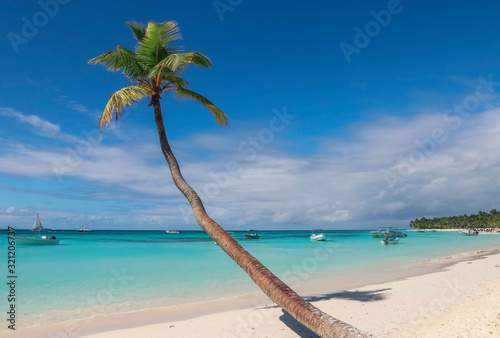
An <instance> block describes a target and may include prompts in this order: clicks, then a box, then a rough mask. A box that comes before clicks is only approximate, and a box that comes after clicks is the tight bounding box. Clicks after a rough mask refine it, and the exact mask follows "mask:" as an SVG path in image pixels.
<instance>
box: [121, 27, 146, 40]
mask: <svg viewBox="0 0 500 338" xmlns="http://www.w3.org/2000/svg"><path fill="white" fill-rule="evenodd" d="M126 24H127V26H129V27H130V29H131V30H132V33H134V37H135V39H136V40H137V41H141V40H142V39H143V38H144V36H145V35H146V27H144V25H143V24H142V23H139V22H126Z"/></svg>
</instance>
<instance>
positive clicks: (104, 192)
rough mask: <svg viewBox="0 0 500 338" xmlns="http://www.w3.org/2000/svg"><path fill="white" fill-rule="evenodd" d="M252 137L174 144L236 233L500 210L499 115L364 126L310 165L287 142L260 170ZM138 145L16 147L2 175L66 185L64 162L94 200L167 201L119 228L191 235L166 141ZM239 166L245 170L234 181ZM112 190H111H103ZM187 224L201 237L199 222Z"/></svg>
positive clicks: (1, 157) (1, 159)
mask: <svg viewBox="0 0 500 338" xmlns="http://www.w3.org/2000/svg"><path fill="white" fill-rule="evenodd" d="M437 128H442V129H443V132H444V133H445V135H446V140H445V141H443V142H441V143H435V144H434V146H433V148H432V151H429V152H424V151H423V150H421V148H419V146H418V145H417V144H416V143H415V140H416V139H418V140H420V142H424V141H425V140H432V135H433V132H434V130H436V129H437ZM126 134H127V133H122V135H126ZM134 135H136V134H135V133H134ZM246 137H247V135H246V134H245V135H243V134H242V135H241V139H240V140H238V135H236V134H234V133H233V134H231V136H229V135H222V136H220V135H219V136H217V137H210V136H205V135H196V136H195V137H193V138H192V139H190V140H179V141H178V142H176V143H174V144H173V150H174V152H176V151H177V150H176V149H178V150H179V151H177V154H178V155H180V156H178V159H179V161H180V165H181V169H182V171H183V174H184V177H185V178H186V180H187V181H188V183H189V184H191V185H192V186H193V187H194V188H195V189H196V190H197V191H198V193H199V194H200V195H201V197H202V199H203V201H204V202H205V204H206V207H207V210H208V212H209V213H210V214H211V215H212V216H213V217H214V219H215V220H216V221H217V222H219V223H220V224H221V225H223V226H224V227H225V228H229V229H235V228H243V229H245V228H247V227H266V228H280V227H283V228H300V227H303V228H307V229H309V228H318V227H320V228H332V227H338V228H346V227H353V228H373V227H377V226H379V225H391V224H392V225H399V226H407V225H408V221H409V220H410V219H414V218H416V217H423V216H426V217H430V216H431V217H434V216H445V215H453V214H464V213H471V212H477V211H479V210H484V211H489V210H491V209H493V208H497V209H498V208H499V207H500V206H499V205H500V197H499V195H498V193H497V192H498V191H499V190H500V148H499V147H498V144H500V111H499V110H491V111H486V112H483V113H480V114H475V115H471V117H470V118H468V119H464V120H463V121H462V125H461V126H460V127H459V128H456V129H453V128H450V126H446V125H443V119H442V116H441V115H440V114H439V113H437V114H434V115H433V114H429V113H426V114H423V115H417V116H414V117H390V118H389V117H383V118H381V119H379V120H376V121H373V122H370V123H364V124H358V125H357V126H356V129H355V133H354V135H352V137H351V138H350V139H351V141H350V142H342V143H341V142H339V141H338V140H337V139H334V138H331V139H323V140H322V142H321V144H320V146H319V148H318V150H317V152H316V153H314V154H307V155H304V154H296V153H294V152H293V151H288V152H287V151H283V150H279V151H278V150H277V149H283V147H282V144H279V142H280V139H279V137H276V139H275V140H274V141H273V142H272V143H270V144H268V145H267V146H266V148H265V149H263V150H261V151H258V152H257V156H256V157H255V158H254V159H252V160H250V159H249V158H248V157H245V156H242V154H240V153H239V152H238V145H239V144H240V143H241V141H244V140H245V138H246ZM141 139H142V138H141ZM68 142H69V141H68ZM136 142H137V140H136V139H131V138H126V137H124V138H123V139H122V140H120V142H119V144H111V143H109V142H106V141H104V142H102V143H101V144H98V145H96V146H95V147H93V148H92V149H91V151H89V152H88V153H86V154H84V155H82V156H80V159H78V158H76V159H71V158H68V153H67V151H68V150H67V148H65V147H64V146H61V147H59V148H47V147H42V146H40V149H37V148H36V147H35V146H26V145H23V144H20V143H19V142H17V143H16V142H12V143H10V144H8V145H7V146H6V147H4V149H3V150H2V153H0V172H1V173H4V174H10V175H19V176H21V177H31V178H41V179H52V180H54V182H57V175H55V173H54V163H59V164H62V165H68V166H69V169H70V170H69V171H67V172H64V173H63V174H62V177H63V179H64V180H72V181H75V182H80V181H81V182H83V183H81V184H84V185H89V186H93V187H94V188H93V191H95V192H94V197H95V198H98V199H112V200H123V199H127V198H128V199H130V200H136V201H138V202H140V201H156V202H157V204H154V205H149V206H143V205H142V206H141V207H137V208H134V209H133V210H131V211H130V212H131V214H130V215H129V216H128V217H125V216H124V217H123V219H119V218H116V219H114V222H130V221H131V219H133V220H134V222H136V223H137V224H140V225H143V226H147V225H148V224H150V225H151V226H154V225H157V226H165V225H166V224H177V226H176V227H181V225H182V224H185V223H184V217H183V213H182V212H181V211H180V207H183V208H184V210H186V209H187V210H188V211H187V213H188V214H189V212H190V211H189V209H188V205H187V202H186V201H185V200H184V198H183V196H182V195H181V194H180V193H179V192H178V191H177V190H176V188H175V186H174V185H173V183H172V181H171V177H170V174H169V171H168V168H167V166H166V163H165V162H164V159H163V158H162V155H161V152H160V149H159V146H158V145H157V143H156V142H157V141H156V138H154V137H151V138H150V139H149V138H145V139H144V141H143V142H141V143H136ZM275 142H276V143H275ZM204 143H205V144H206V143H210V147H209V149H206V147H205V148H203V150H202V151H203V152H204V154H206V155H207V156H203V157H202V158H201V159H200V158H196V157H195V156H193V154H196V153H195V152H194V151H195V150H193V149H198V147H195V146H194V145H195V144H197V145H201V144H204ZM219 143H220V144H219ZM417 143H418V142H417ZM191 144H192V145H193V147H191V148H190V145H191ZM70 149H76V146H74V145H73V147H72V148H70ZM189 149H191V151H192V152H193V153H192V154H191V155H188V153H187V152H188V151H189ZM290 149H293V148H290ZM415 152H420V153H421V154H422V156H421V158H418V161H416V162H415V161H414V162H413V164H412V169H413V170H412V171H411V172H409V173H407V175H404V176H401V172H400V171H399V169H400V164H401V162H402V161H403V160H404V161H409V162H411V161H412V160H411V154H414V153H415ZM415 158H416V157H415ZM33 163H36V166H34V165H33ZM68 163H69V164H68ZM231 163H232V164H233V165H234V164H236V167H235V168H233V170H228V165H229V164H231ZM387 172H393V173H394V175H399V178H400V180H399V181H397V183H396V184H395V185H394V186H393V187H390V186H389V185H388V182H387V181H386V174H387ZM103 186H104V187H106V189H99V188H96V187H103ZM162 201H165V202H164V204H162V203H161V202H162ZM158 203H160V204H158ZM160 205H161V206H160ZM188 219H189V226H193V227H194V224H195V222H194V218H193V217H191V216H190V217H189V218H188ZM107 222H109V224H112V222H113V221H107Z"/></svg>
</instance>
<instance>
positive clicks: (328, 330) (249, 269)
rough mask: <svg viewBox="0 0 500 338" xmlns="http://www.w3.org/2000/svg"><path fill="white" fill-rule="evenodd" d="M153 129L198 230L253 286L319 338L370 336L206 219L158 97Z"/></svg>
mask: <svg viewBox="0 0 500 338" xmlns="http://www.w3.org/2000/svg"><path fill="white" fill-rule="evenodd" d="M151 104H152V106H153V107H154V113H155V121H156V128H157V129H158V136H159V138H160V144H161V150H162V152H163V155H164V156H165V159H166V160H167V163H168V166H169V168H170V172H171V174H172V179H173V180H174V183H175V185H176V186H177V188H178V189H179V190H180V191H181V192H182V193H183V194H184V196H186V198H187V200H188V201H189V203H190V204H191V208H192V209H193V213H194V216H195V218H196V221H197V222H198V224H199V225H200V227H201V228H202V229H203V230H204V231H205V232H206V233H207V234H208V235H209V236H210V237H211V238H212V239H213V240H214V241H215V242H216V243H217V244H218V245H219V246H220V247H221V248H222V249H223V250H224V251H225V252H226V253H227V254H228V255H229V256H230V257H231V258H232V259H233V260H234V261H235V262H236V263H237V264H238V265H239V266H240V267H241V268H242V269H243V270H244V271H245V272H246V273H247V274H248V275H249V276H250V278H251V279H252V280H253V281H254V283H255V284H257V286H258V287H259V288H260V289H261V290H262V291H263V292H264V293H265V294H266V295H267V296H268V297H269V298H270V299H271V300H272V301H273V302H275V303H276V304H278V305H279V306H280V307H281V308H283V309H284V310H285V311H287V312H288V313H289V314H290V315H292V316H293V317H294V318H295V319H296V320H297V321H298V322H300V323H301V324H302V325H304V326H306V327H307V328H309V329H310V330H312V331H314V332H315V333H316V334H318V335H319V336H321V337H371V335H369V334H367V333H365V332H362V331H360V330H358V329H357V328H355V327H353V326H351V325H349V324H347V323H344V322H342V321H340V320H338V319H335V318H333V317H331V316H330V315H328V314H326V313H324V312H322V311H321V310H319V309H318V308H316V307H314V306H313V305H311V304H310V303H308V302H306V301H305V300H304V299H303V298H301V297H300V296H299V295H298V294H297V293H296V292H295V291H293V290H292V289H291V288H290V287H289V286H288V285H286V284H285V283H283V282H282V281H281V280H280V279H279V278H278V277H276V276H275V275H274V274H273V273H272V272H271V271H269V270H268V269H267V268H266V267H265V266H264V265H263V264H262V263H260V262H259V261H258V260H257V259H256V258H255V257H253V256H252V255H251V254H250V253H248V252H247V251H246V250H245V249H243V247H242V246H241V245H239V244H238V242H236V240H235V239H234V238H233V237H232V236H230V235H229V234H228V233H227V232H226V231H225V230H224V229H222V227H221V226H220V225H219V224H217V223H216V222H215V221H214V220H213V219H212V218H210V217H209V216H208V214H207V213H206V211H205V208H204V206H203V203H202V201H201V199H200V197H199V196H198V194H197V193H196V192H195V191H194V189H193V188H191V186H189V185H188V184H187V183H186V181H185V180H184V178H183V177H182V174H181V171H180V169H179V164H178V163H177V160H176V159H175V156H174V154H173V153H172V149H171V148H170V145H169V144H168V140H167V135H166V133H165V126H164V124H163V117H162V113H161V106H160V97H159V96H158V95H155V96H153V98H152V99H151Z"/></svg>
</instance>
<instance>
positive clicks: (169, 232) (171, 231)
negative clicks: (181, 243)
mask: <svg viewBox="0 0 500 338" xmlns="http://www.w3.org/2000/svg"><path fill="white" fill-rule="evenodd" d="M165 232H166V233H167V234H180V233H181V232H180V231H179V230H166V231H165Z"/></svg>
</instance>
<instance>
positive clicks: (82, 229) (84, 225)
mask: <svg viewBox="0 0 500 338" xmlns="http://www.w3.org/2000/svg"><path fill="white" fill-rule="evenodd" d="M86 224H87V203H85V218H84V221H83V228H81V229H78V232H92V231H93V230H92V229H89V228H87V226H86Z"/></svg>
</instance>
